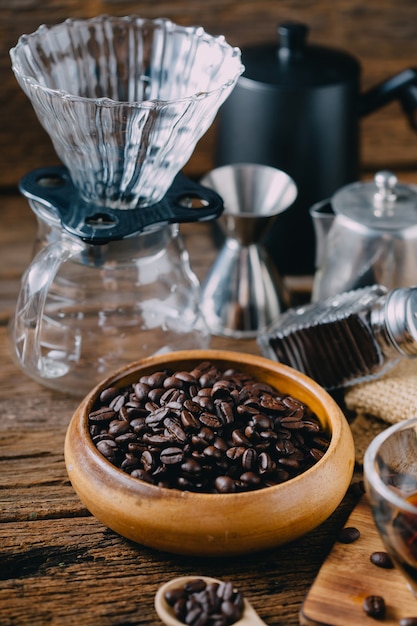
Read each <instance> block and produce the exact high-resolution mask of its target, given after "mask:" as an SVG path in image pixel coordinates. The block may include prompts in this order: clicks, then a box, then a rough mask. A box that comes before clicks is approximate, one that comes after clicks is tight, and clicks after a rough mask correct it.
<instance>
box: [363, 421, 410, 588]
mask: <svg viewBox="0 0 417 626" xmlns="http://www.w3.org/2000/svg"><path fill="white" fill-rule="evenodd" d="M364 478H365V486H366V491H367V494H368V496H369V500H370V504H371V508H372V513H373V516H374V520H375V523H376V527H377V529H378V531H379V533H380V535H381V538H382V541H383V543H384V545H385V548H386V550H387V552H388V554H389V555H390V556H391V558H392V560H393V562H394V563H395V565H396V566H397V568H398V570H399V571H400V572H401V573H402V574H403V575H404V577H405V579H406V581H407V584H408V587H409V589H410V591H411V592H412V593H413V595H414V596H416V597H417V417H415V418H412V419H409V420H406V421H404V422H400V423H399V424H395V425H394V426H390V427H388V428H387V429H386V430H384V431H383V432H382V433H380V434H379V435H378V436H377V437H375V439H374V440H373V441H372V442H371V444H370V445H369V447H368V449H367V450H366V453H365V457H364Z"/></svg>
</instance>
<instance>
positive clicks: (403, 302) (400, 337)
mask: <svg viewBox="0 0 417 626" xmlns="http://www.w3.org/2000/svg"><path fill="white" fill-rule="evenodd" d="M385 324H386V328H387V330H388V333H389V335H390V337H391V339H392V341H393V342H394V343H395V344H396V346H397V347H398V350H399V351H400V352H401V353H402V354H404V355H406V356H417V288H414V287H410V288H400V289H394V290H393V291H391V292H390V293H389V294H388V296H387V301H386V304H385Z"/></svg>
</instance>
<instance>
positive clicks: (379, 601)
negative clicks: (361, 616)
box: [362, 596, 386, 619]
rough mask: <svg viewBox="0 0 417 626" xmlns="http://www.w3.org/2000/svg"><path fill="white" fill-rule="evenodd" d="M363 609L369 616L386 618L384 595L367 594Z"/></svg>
mask: <svg viewBox="0 0 417 626" xmlns="http://www.w3.org/2000/svg"><path fill="white" fill-rule="evenodd" d="M362 607H363V610H364V611H365V613H366V614H367V615H369V617H373V618H375V619H384V618H385V613H386V606H385V600H384V598H383V597H382V596H366V598H365V599H364V601H363V603H362Z"/></svg>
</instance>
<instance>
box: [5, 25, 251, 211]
mask: <svg viewBox="0 0 417 626" xmlns="http://www.w3.org/2000/svg"><path fill="white" fill-rule="evenodd" d="M10 56H11V60H12V69H13V71H14V73H15V76H16V79H17V81H18V82H19V84H20V86H21V88H22V89H23V91H24V92H25V93H26V95H27V96H28V97H29V98H30V100H31V102H32V105H33V107H34V109H35V112H36V114H37V116H38V118H39V120H40V122H41V124H42V125H43V127H44V128H45V129H46V131H47V132H48V133H49V135H50V137H51V140H52V142H53V145H54V147H55V150H56V152H57V154H58V156H59V157H60V159H61V160H62V162H63V163H64V165H66V166H67V168H68V169H69V171H70V175H71V178H72V181H73V183H74V185H75V186H76V187H77V189H78V190H79V192H80V194H81V195H82V196H83V198H84V199H86V200H87V201H88V202H95V203H97V204H100V205H102V206H107V207H112V208H132V207H137V206H141V205H143V206H145V205H151V204H154V203H156V202H158V201H159V200H161V199H162V198H163V196H164V195H165V194H166V192H167V190H168V188H169V187H170V186H171V184H172V181H173V179H174V177H175V176H176V174H177V173H178V172H179V170H180V169H181V168H182V167H183V166H184V165H185V163H186V162H187V161H188V159H189V158H190V156H191V154H192V152H193V150H194V148H195V145H196V143H197V141H198V140H199V139H200V137H201V136H202V135H203V134H204V133H205V132H206V130H207V129H208V128H209V126H210V125H211V123H212V122H213V119H214V117H215V115H216V113H217V110H218V108H219V107H220V106H221V104H222V103H223V101H224V100H225V99H226V98H227V96H228V95H229V93H230V92H231V90H232V89H233V87H234V85H235V83H236V80H237V79H238V77H239V75H240V74H241V73H242V71H243V67H242V65H241V55H240V50H239V49H238V48H233V47H231V46H230V45H228V44H227V42H226V41H225V39H224V38H223V37H212V36H210V35H208V34H207V33H206V32H205V31H204V30H203V29H202V28H201V27H182V26H178V25H176V24H174V23H172V22H171V21H169V20H167V19H156V20H147V19H142V18H139V17H137V16H128V17H123V18H118V17H108V16H100V17H97V18H94V19H90V20H76V19H68V20H66V21H65V22H63V23H61V24H58V25H56V26H52V27H47V26H45V25H43V26H41V27H40V28H39V29H38V30H37V31H36V32H34V33H32V34H30V35H22V36H21V37H20V39H19V41H18V43H17V45H16V46H15V47H14V48H12V49H11V51H10Z"/></svg>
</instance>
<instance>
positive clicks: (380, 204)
mask: <svg viewBox="0 0 417 626" xmlns="http://www.w3.org/2000/svg"><path fill="white" fill-rule="evenodd" d="M332 207H333V211H334V212H335V214H336V215H343V216H345V217H347V218H349V219H351V220H353V221H355V222H357V223H359V224H362V225H364V226H367V227H368V228H372V229H375V230H401V229H404V228H407V227H410V226H417V187H415V186H414V185H403V184H400V183H399V182H398V179H397V177H396V175H395V174H393V173H392V172H390V171H388V170H382V171H380V172H377V173H376V174H375V177H374V180H373V181H372V182H369V183H362V182H356V183H352V184H350V185H347V186H346V187H342V189H340V190H339V191H337V192H336V193H335V194H334V196H333V198H332Z"/></svg>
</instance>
